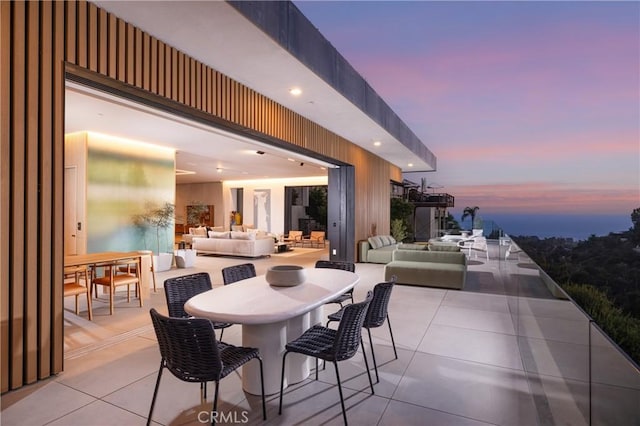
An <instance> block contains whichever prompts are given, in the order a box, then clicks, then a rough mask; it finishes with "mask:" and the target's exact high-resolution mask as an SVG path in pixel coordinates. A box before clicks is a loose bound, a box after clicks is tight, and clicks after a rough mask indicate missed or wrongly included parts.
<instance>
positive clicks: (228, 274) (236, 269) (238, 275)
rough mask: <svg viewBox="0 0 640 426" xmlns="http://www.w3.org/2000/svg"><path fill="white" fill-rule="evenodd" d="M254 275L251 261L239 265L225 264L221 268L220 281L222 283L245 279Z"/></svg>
mask: <svg viewBox="0 0 640 426" xmlns="http://www.w3.org/2000/svg"><path fill="white" fill-rule="evenodd" d="M255 276H256V267H255V266H254V265H253V263H243V264H240V265H233V266H227V267H226V268H222V281H223V282H224V285H227V284H231V283H235V282H237V281H241V280H246V279H247V278H253V277H255Z"/></svg>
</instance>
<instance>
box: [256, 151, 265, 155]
mask: <svg viewBox="0 0 640 426" xmlns="http://www.w3.org/2000/svg"><path fill="white" fill-rule="evenodd" d="M256 154H258V155H264V151H256Z"/></svg>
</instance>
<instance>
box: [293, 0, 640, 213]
mask: <svg viewBox="0 0 640 426" xmlns="http://www.w3.org/2000/svg"><path fill="white" fill-rule="evenodd" d="M295 4H296V5H297V6H298V7H299V8H300V10H301V11H302V13H303V14H304V15H305V16H307V18H309V19H310V21H311V22H312V23H313V24H314V25H315V26H316V27H317V28H318V29H319V30H320V32H321V33H322V34H323V35H324V36H325V37H326V38H327V39H328V40H329V41H330V42H331V43H332V44H333V45H334V47H336V48H337V50H338V51H339V52H340V53H341V54H342V55H343V56H344V57H345V58H346V59H347V60H348V61H349V62H350V63H351V64H352V65H353V66H354V67H355V68H356V70H357V71H358V72H359V73H360V74H361V75H362V76H363V77H364V78H365V79H366V80H367V81H368V82H369V84H370V85H371V86H372V87H373V88H374V90H376V91H377V92H378V93H379V94H380V95H381V96H382V98H383V99H384V100H385V101H386V102H387V103H388V104H389V106H390V107H391V108H392V109H393V110H394V111H395V112H396V113H397V114H398V115H399V116H400V118H401V119H402V120H403V121H404V122H405V123H406V124H407V125H408V126H409V127H410V128H411V129H412V130H413V131H414V133H415V134H416V135H417V136H418V137H419V138H420V139H421V140H422V141H423V142H424V144H425V145H426V146H427V147H428V148H429V149H430V150H431V151H432V152H433V153H434V154H435V155H436V157H437V159H438V170H437V172H434V173H426V174H417V173H413V174H406V175H405V177H406V178H408V179H410V180H412V181H414V182H416V183H420V181H421V178H422V177H423V176H424V177H426V178H427V182H428V183H429V184H433V185H434V186H436V185H440V186H442V187H443V188H442V189H441V190H440V191H443V192H447V193H450V194H452V195H454V196H455V198H456V208H455V210H462V209H463V208H464V207H465V206H479V207H480V208H481V211H482V212H501V213H509V212H513V213H535V212H544V213H558V214H570V215H574V214H616V215H618V214H620V215H624V216H625V217H629V215H630V213H631V211H632V210H633V209H634V208H636V207H640V3H639V2H428V1H424V2H417V1H411V2H401V1H379V2H369V1H350V2H332V1H322V2H316V1H302V2H300V1H296V2H295Z"/></svg>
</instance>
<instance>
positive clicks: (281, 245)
mask: <svg viewBox="0 0 640 426" xmlns="http://www.w3.org/2000/svg"><path fill="white" fill-rule="evenodd" d="M292 246H293V243H290V242H287V241H280V242H277V243H276V244H275V249H276V253H284V252H287V251H291V250H293V248H292Z"/></svg>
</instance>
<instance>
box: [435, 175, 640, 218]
mask: <svg viewBox="0 0 640 426" xmlns="http://www.w3.org/2000/svg"><path fill="white" fill-rule="evenodd" d="M447 192H448V193H450V194H452V195H454V196H455V199H456V206H458V207H459V206H467V205H470V206H480V208H481V209H482V210H483V211H486V212H500V213H507V212H509V213H516V212H521V213H525V212H526V213H572V214H580V213H585V212H589V213H617V214H620V213H622V214H625V213H631V211H632V210H633V209H634V208H637V207H640V193H639V190H638V189H632V188H626V189H619V188H603V187H601V188H597V187H596V188H594V187H589V188H586V187H582V188H574V187H569V186H568V185H561V184H551V183H541V182H530V183H522V184H502V185H469V186H455V187H448V188H447Z"/></svg>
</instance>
